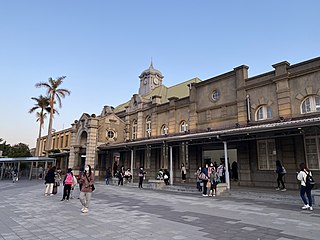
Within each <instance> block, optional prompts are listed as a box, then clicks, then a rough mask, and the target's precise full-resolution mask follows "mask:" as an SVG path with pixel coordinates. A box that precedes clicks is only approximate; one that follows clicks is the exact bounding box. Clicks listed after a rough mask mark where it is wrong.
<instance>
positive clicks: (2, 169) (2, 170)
mask: <svg viewBox="0 0 320 240" xmlns="http://www.w3.org/2000/svg"><path fill="white" fill-rule="evenodd" d="M3 172H4V162H2V168H1V180H2V178H3Z"/></svg>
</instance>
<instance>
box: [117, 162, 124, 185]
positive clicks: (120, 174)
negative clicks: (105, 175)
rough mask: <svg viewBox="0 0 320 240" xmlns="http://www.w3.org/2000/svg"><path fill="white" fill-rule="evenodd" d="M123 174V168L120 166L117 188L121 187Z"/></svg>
mask: <svg viewBox="0 0 320 240" xmlns="http://www.w3.org/2000/svg"><path fill="white" fill-rule="evenodd" d="M124 172H125V171H124V166H122V167H121V168H120V170H119V172H118V186H120V185H121V186H122V185H123V177H124Z"/></svg>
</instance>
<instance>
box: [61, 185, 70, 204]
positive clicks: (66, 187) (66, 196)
mask: <svg viewBox="0 0 320 240" xmlns="http://www.w3.org/2000/svg"><path fill="white" fill-rule="evenodd" d="M70 191H71V184H65V185H64V187H63V196H62V199H67V200H69V198H70Z"/></svg>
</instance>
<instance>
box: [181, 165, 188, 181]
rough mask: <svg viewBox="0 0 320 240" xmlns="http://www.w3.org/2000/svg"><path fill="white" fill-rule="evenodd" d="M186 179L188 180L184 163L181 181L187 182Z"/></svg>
mask: <svg viewBox="0 0 320 240" xmlns="http://www.w3.org/2000/svg"><path fill="white" fill-rule="evenodd" d="M186 178H187V169H186V167H185V166H184V163H182V164H181V179H182V182H186Z"/></svg>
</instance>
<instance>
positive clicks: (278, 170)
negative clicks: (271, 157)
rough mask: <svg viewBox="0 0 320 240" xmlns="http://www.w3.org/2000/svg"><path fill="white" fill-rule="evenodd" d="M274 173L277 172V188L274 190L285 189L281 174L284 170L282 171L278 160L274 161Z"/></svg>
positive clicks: (282, 174)
mask: <svg viewBox="0 0 320 240" xmlns="http://www.w3.org/2000/svg"><path fill="white" fill-rule="evenodd" d="M275 172H276V174H277V176H278V177H277V185H278V186H277V188H276V190H277V191H278V190H281V191H283V192H284V191H286V187H285V186H284V181H283V176H284V174H285V173H284V171H283V166H282V164H281V162H280V161H279V160H277V161H276V170H275ZM280 183H281V186H282V188H280Z"/></svg>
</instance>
